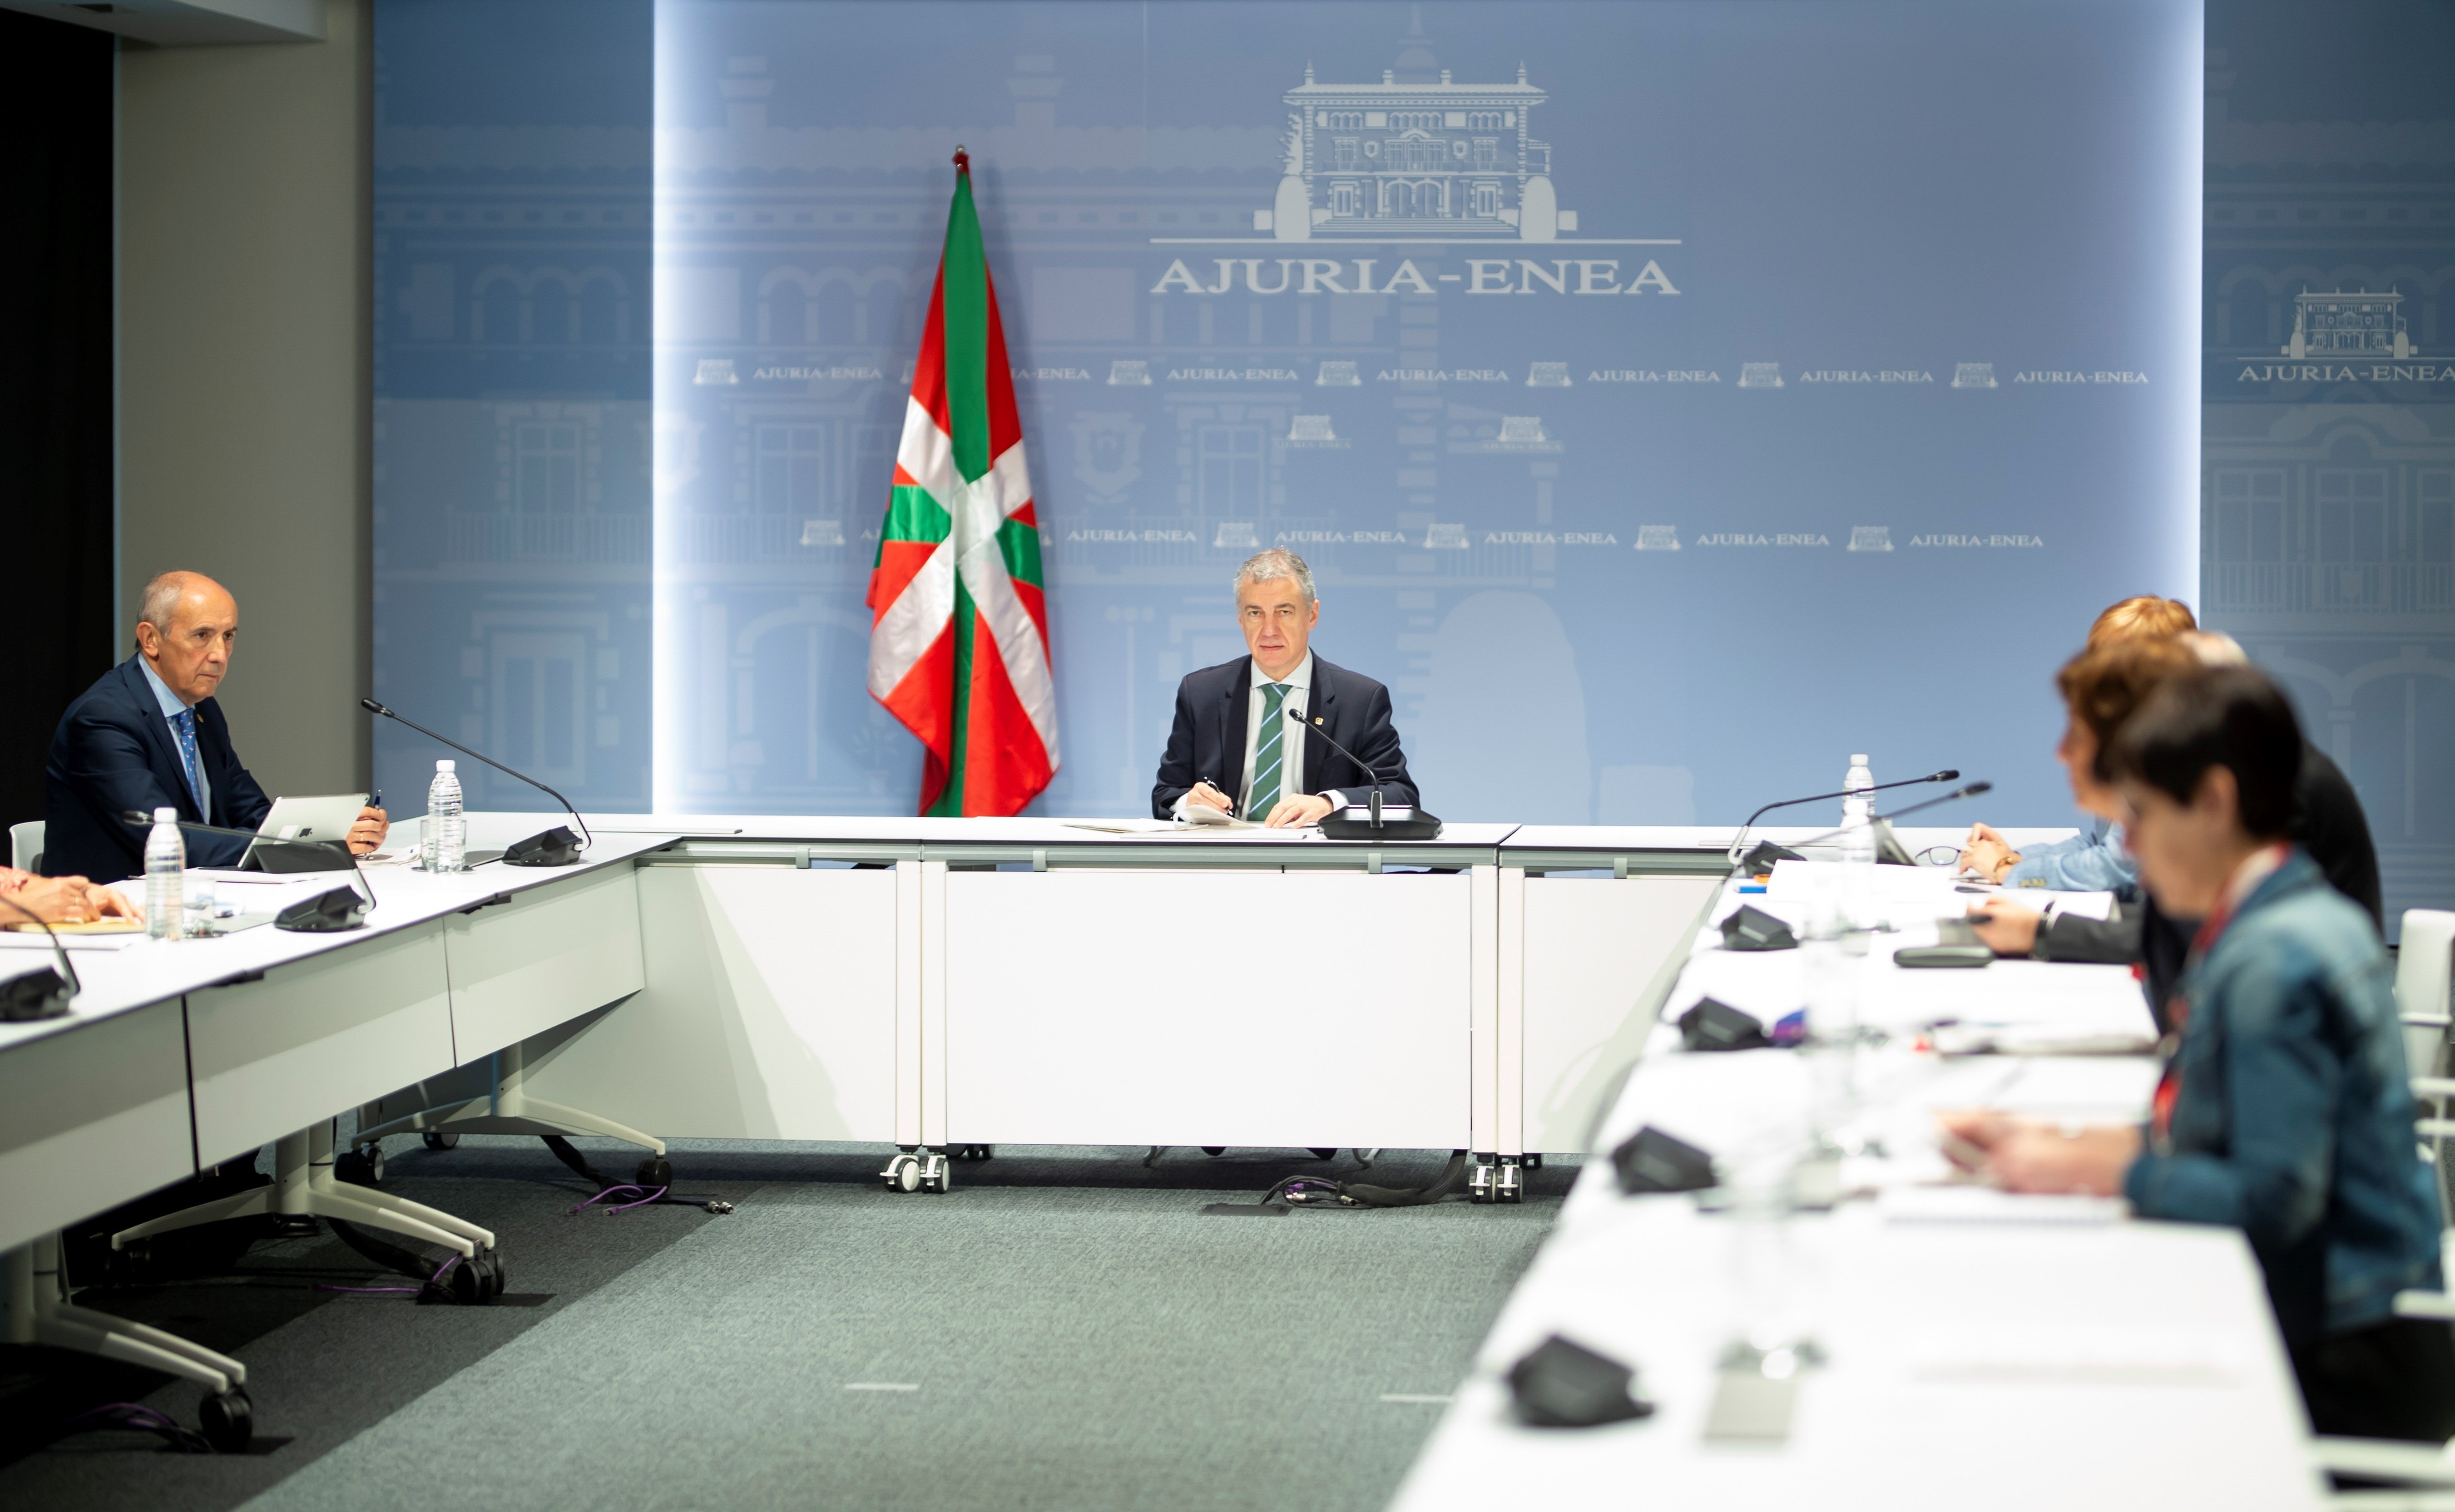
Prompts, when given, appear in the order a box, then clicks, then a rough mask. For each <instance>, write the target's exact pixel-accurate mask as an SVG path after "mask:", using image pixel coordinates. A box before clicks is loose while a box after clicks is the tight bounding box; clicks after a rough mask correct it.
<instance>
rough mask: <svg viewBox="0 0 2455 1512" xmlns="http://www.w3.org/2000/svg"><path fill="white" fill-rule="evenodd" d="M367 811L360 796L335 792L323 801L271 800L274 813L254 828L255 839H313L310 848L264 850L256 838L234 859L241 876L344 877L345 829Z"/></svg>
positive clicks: (268, 847) (347, 863)
mask: <svg viewBox="0 0 2455 1512" xmlns="http://www.w3.org/2000/svg"><path fill="white" fill-rule="evenodd" d="M366 806H367V796H366V795H365V794H363V793H335V794H331V795H329V796H323V797H306V798H274V800H273V812H272V813H270V814H267V815H266V816H264V822H263V823H261V824H259V825H257V826H256V827H255V833H256V834H257V836H258V837H271V838H274V839H283V840H317V841H321V842H324V843H322V844H318V845H314V846H306V845H267V844H266V843H264V839H263V838H258V839H257V840H256V841H255V842H254V844H251V845H250V846H248V848H247V855H246V856H245V857H241V858H240V860H239V863H238V865H239V870H240V871H243V872H346V871H348V870H349V869H350V857H349V854H348V851H347V846H348V843H349V837H350V826H351V825H353V824H355V823H357V822H358V812H359V811H360V810H361V809H364V808H365V807H366Z"/></svg>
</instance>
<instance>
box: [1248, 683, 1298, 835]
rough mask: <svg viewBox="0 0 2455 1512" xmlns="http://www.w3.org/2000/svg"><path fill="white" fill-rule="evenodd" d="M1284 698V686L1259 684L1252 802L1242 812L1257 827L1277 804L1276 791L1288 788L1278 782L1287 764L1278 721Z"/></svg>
mask: <svg viewBox="0 0 2455 1512" xmlns="http://www.w3.org/2000/svg"><path fill="white" fill-rule="evenodd" d="M1287 696H1288V685H1287V684H1286V683H1284V682H1266V683H1264V684H1262V733H1261V734H1260V735H1259V736H1257V737H1255V739H1254V741H1253V801H1252V802H1251V803H1250V804H1248V805H1247V806H1246V809H1245V817H1247V818H1248V819H1250V820H1252V821H1253V822H1254V823H1256V824H1261V823H1265V822H1267V821H1268V819H1269V816H1270V810H1272V809H1274V808H1276V807H1278V804H1279V789H1281V788H1283V787H1285V786H1287V784H1286V783H1285V782H1284V781H1282V780H1281V778H1282V777H1284V776H1286V773H1285V772H1283V771H1282V770H1281V768H1282V767H1284V766H1285V765H1286V764H1287V763H1286V761H1285V760H1284V759H1283V758H1284V757H1285V756H1286V755H1287V750H1286V736H1287V729H1286V725H1287V721H1286V720H1284V719H1281V718H1280V717H1279V706H1280V705H1281V704H1282V703H1285V702H1286V701H1287Z"/></svg>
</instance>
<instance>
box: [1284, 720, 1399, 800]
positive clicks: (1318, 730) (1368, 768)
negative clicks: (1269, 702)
mask: <svg viewBox="0 0 2455 1512" xmlns="http://www.w3.org/2000/svg"><path fill="white" fill-rule="evenodd" d="M1279 712H1280V713H1281V714H1282V715H1284V716H1286V717H1287V718H1288V719H1289V720H1290V721H1292V722H1293V723H1294V724H1295V727H1296V728H1297V729H1299V730H1302V731H1303V732H1304V733H1305V734H1307V735H1317V736H1321V737H1322V739H1323V741H1324V742H1325V743H1327V744H1328V745H1329V748H1330V749H1331V750H1332V751H1335V752H1337V753H1338V754H1339V755H1340V756H1345V757H1347V759H1349V761H1352V762H1354V763H1355V764H1356V765H1357V766H1359V767H1362V768H1363V769H1364V775H1365V776H1367V777H1369V778H1370V779H1371V782H1372V803H1371V807H1372V824H1373V827H1374V828H1376V829H1377V828H1379V827H1380V824H1381V774H1380V773H1378V772H1376V771H1374V770H1373V769H1372V763H1371V762H1370V761H1367V760H1365V759H1364V758H1363V757H1362V756H1357V755H1356V754H1355V753H1354V752H1352V751H1349V749H1347V747H1345V746H1343V745H1340V744H1339V743H1338V741H1337V740H1336V739H1335V738H1334V737H1333V736H1331V735H1330V733H1329V726H1327V725H1325V724H1322V723H1321V722H1319V721H1318V720H1312V721H1308V720H1307V719H1306V718H1305V716H1304V711H1303V710H1301V709H1282V710H1280V711H1279ZM1264 817H1265V818H1267V817H1268V815H1265V816H1264Z"/></svg>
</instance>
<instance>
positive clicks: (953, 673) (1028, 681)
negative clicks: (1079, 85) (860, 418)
mask: <svg viewBox="0 0 2455 1512" xmlns="http://www.w3.org/2000/svg"><path fill="white" fill-rule="evenodd" d="M878 537H879V538H878V557H877V560H876V561H875V562H874V563H873V564H872V566H871V568H870V574H869V608H870V613H871V615H872V618H871V620H870V631H869V692H870V696H872V697H874V698H876V699H877V700H878V701H879V702H880V703H882V704H884V705H885V706H886V710H887V712H888V713H889V714H892V715H893V716H895V717H896V718H898V719H900V720H902V721H903V727H904V728H905V729H907V730H909V731H911V732H912V733H913V735H915V736H919V737H920V740H921V743H922V745H923V747H925V748H926V749H927V753H928V755H927V761H926V768H925V770H924V771H923V775H922V779H921V812H922V813H923V814H924V815H966V814H990V815H1008V814H1014V813H1018V812H1020V811H1021V810H1022V808H1023V806H1024V805H1025V804H1026V803H1028V802H1030V801H1031V800H1032V799H1033V798H1034V797H1035V796H1038V795H1039V793H1040V791H1041V789H1043V788H1045V787H1046V786H1048V779H1049V777H1050V776H1053V775H1055V773H1056V771H1057V694H1056V689H1055V686H1054V685H1053V683H1052V682H1051V681H1050V678H1049V675H1048V613H1047V609H1046V606H1045V603H1044V602H1043V594H1042V587H1041V574H1040V520H1039V516H1038V515H1037V514H1034V513H1033V511H1032V507H1031V478H1030V475H1029V474H1028V473H1027V472H1026V471H1025V467H1024V457H1023V422H1022V420H1021V419H1020V418H1018V416H1017V415H1016V413H1015V408H1014V375H1013V370H1012V369H1010V368H1009V367H1008V366H1007V365H1006V353H1005V332H1004V328H1003V327H1002V326H1001V325H1000V324H999V322H998V306H997V291H996V290H994V289H993V288H991V287H990V285H989V265H988V257H987V254H986V252H984V249H983V248H982V245H981V219H980V215H979V213H978V212H976V211H975V210H974V209H973V208H972V173H971V164H970V162H969V161H968V160H967V159H966V157H965V156H964V154H963V153H962V152H957V153H956V154H955V201H954V204H953V206H952V208H951V209H949V211H948V212H947V215H946V246H945V251H944V252H943V253H942V254H941V255H940V257H939V261H938V286H937V288H936V289H935V290H933V291H932V292H930V295H929V320H928V324H927V325H926V326H924V327H923V329H922V333H921V355H920V360H919V361H918V362H917V363H916V364H915V365H914V368H913V373H912V396H911V399H910V400H909V401H908V402H907V404H906V405H905V408H904V413H903V442H902V444H901V445H899V446H898V447H897V448H896V453H895V485H894V489H893V491H892V492H891V493H890V494H888V496H887V504H886V523H885V524H884V526H883V527H882V528H881V529H880V531H879V533H878Z"/></svg>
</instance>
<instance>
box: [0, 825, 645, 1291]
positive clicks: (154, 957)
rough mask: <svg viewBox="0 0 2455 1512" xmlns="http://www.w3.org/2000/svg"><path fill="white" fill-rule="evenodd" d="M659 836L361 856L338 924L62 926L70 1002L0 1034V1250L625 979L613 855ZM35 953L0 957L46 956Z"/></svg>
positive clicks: (626, 869)
mask: <svg viewBox="0 0 2455 1512" xmlns="http://www.w3.org/2000/svg"><path fill="white" fill-rule="evenodd" d="M479 828H480V830H481V831H492V830H500V831H507V832H509V834H508V835H507V837H509V836H516V835H517V834H524V833H528V831H529V830H531V829H533V828H535V825H534V821H533V820H532V819H531V818H530V816H501V820H500V821H497V819H494V818H492V817H487V818H486V822H485V823H483V824H481V825H480V826H479ZM667 838H669V837H667V836H664V835H627V834H626V835H610V834H609V835H607V836H605V837H602V838H600V839H599V841H598V843H597V845H596V846H595V847H594V848H592V849H591V851H590V852H589V853H588V855H587V857H586V858H585V859H584V861H583V862H582V863H581V864H579V865H578V866H574V867H566V868H560V869H556V870H526V869H519V868H511V867H504V866H500V865H490V866H484V867H480V868H477V869H476V870H474V871H471V872H469V873H466V874H463V875H457V876H429V875H427V874H424V873H419V872H416V871H412V870H410V869H408V868H406V867H370V868H366V869H365V870H364V872H363V876H364V877H365V878H366V883H367V887H368V890H369V891H370V892H371V893H372V894H373V895H374V897H375V906H374V907H372V908H371V909H369V910H368V912H367V916H366V925H365V927H364V928H362V929H356V930H351V931H346V932H341V933H335V934H297V933H287V932H283V931H280V930H277V929H274V927H272V926H271V925H270V924H261V925H258V926H257V927H254V928H250V929H245V930H241V931H238V932H236V933H233V934H229V935H225V936H221V937H213V938H200V939H184V940H177V941H162V940H152V939H146V938H141V937H140V938H136V939H132V940H131V939H119V938H97V939H92V940H91V941H88V940H83V939H81V938H80V937H74V936H71V937H66V938H67V942H68V943H69V945H70V946H71V957H72V959H73V960H74V963H75V966H76V971H77V974H78V977H79V978H80V979H81V981H82V984H83V990H82V991H81V992H80V993H79V994H78V995H77V997H76V998H74V999H73V1001H72V1002H71V1012H70V1014H69V1015H68V1016H67V1017H64V1018H52V1019H46V1020H41V1021H38V1022H33V1023H15V1024H0V1249H10V1248H13V1247H15V1246H17V1245H20V1244H23V1243H25V1242H27V1241H28V1240H31V1239H34V1238H37V1237H39V1236H41V1235H44V1234H48V1233H51V1232H53V1231H55V1230H57V1229H60V1228H62V1227H65V1226H67V1225H69V1224H71V1223H74V1222H76V1221H78V1220H82V1219H85V1218H87V1217H90V1216H91V1215H93V1214H96V1213H100V1212H105V1211H108V1210H109V1209H111V1208H112V1207H115V1206H117V1205H119V1204H120V1203H122V1202H126V1201H129V1200H132V1199H135V1198H137V1197H141V1196H143V1195H145V1194H146V1193H148V1192H152V1191H156V1190H159V1189H160V1188H162V1187H165V1186H168V1185H170V1184H172V1183H173V1182H176V1181H180V1180H184V1179H188V1178H190V1177H192V1176H193V1175H195V1174H196V1173H197V1172H198V1170H200V1169H201V1168H203V1167H206V1166H211V1165H214V1164H217V1163H219V1162H221V1161H224V1160H229V1159H235V1158H238V1157H241V1156H244V1155H247V1154H249V1153H250V1152H253V1151H254V1150H256V1149H258V1148H260V1147H261V1146H263V1145H265V1144H267V1143H269V1142H272V1141H273V1140H274V1139H279V1138H281V1137H282V1136H284V1135H287V1134H291V1133H294V1132H295V1131H297V1130H299V1129H301V1128H305V1127H307V1126H309V1125H311V1124H314V1123H316V1122H319V1121H321V1120H323V1119H329V1118H331V1117H333V1116H334V1115H335V1114H337V1113H339V1112H341V1111H343V1110H345V1109H348V1108H351V1107H354V1106H356V1105H357V1104H359V1103H362V1102H367V1101H370V1100H373V1099H377V1098H379V1097H381V1096H383V1095H384V1094H385V1093H387V1092H390V1091H392V1090H393V1089H395V1088H397V1087H399V1086H401V1085H402V1084H403V1083H405V1082H410V1081H415V1080H417V1079H420V1078H425V1077H431V1076H439V1075H441V1074H444V1073H446V1072H449V1071H450V1070H451V1069H453V1068H454V1067H455V1066H458V1065H468V1064H473V1063H479V1062H482V1061H483V1059H484V1058H485V1057H486V1056H487V1055H488V1054H489V1053H490V1052H492V1051H494V1050H497V1049H499V1048H501V1047H502V1046H503V1045H505V1044H508V1043H511V1042H513V1041H516V1040H518V1039H521V1038H526V1037H527V1036H530V1035H533V1034H536V1033H538V1032H539V1031H541V1030H543V1029H545V1028H549V1027H551V1026H553V1025H555V1024H558V1023H562V1022H565V1021H567V1020H569V1019H571V1018H574V1017H576V1016H578V1015H580V1014H583V1013H585V1012H587V1011H589V1010H592V1009H597V1008H601V1007H604V1006H606V1005H607V1004H609V1003H613V1002H616V1001H619V999H620V998H624V997H626V996H628V995H629V994H631V993H633V992H635V991H637V990H638V988H639V983H640V980H641V976H642V972H641V961H640V951H639V907H638V902H637V895H636V892H635V889H634V885H633V881H632V864H631V863H632V860H633V858H634V857H636V856H638V855H639V853H640V852H641V851H643V850H646V849H648V848H650V847H652V846H654V845H657V844H659V843H662V842H663V841H664V840H665V839H667ZM334 880H335V882H337V881H339V880H340V878H339V877H338V876H337V875H336V876H335V877H334ZM238 893H239V889H237V888H235V887H231V886H228V885H225V887H224V888H223V889H222V896H223V897H225V898H228V897H233V896H236V895H238ZM34 946H35V941H34V940H32V939H29V938H27V937H23V936H20V937H15V938H14V939H12V940H11V942H10V945H9V946H8V948H7V950H6V952H5V954H0V969H6V970H9V971H11V972H14V971H22V970H25V969H27V968H29V967H32V966H35V965H38V964H44V963H47V962H48V961H49V959H50V957H49V955H48V953H47V952H43V951H41V950H38V949H36V948H34Z"/></svg>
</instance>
